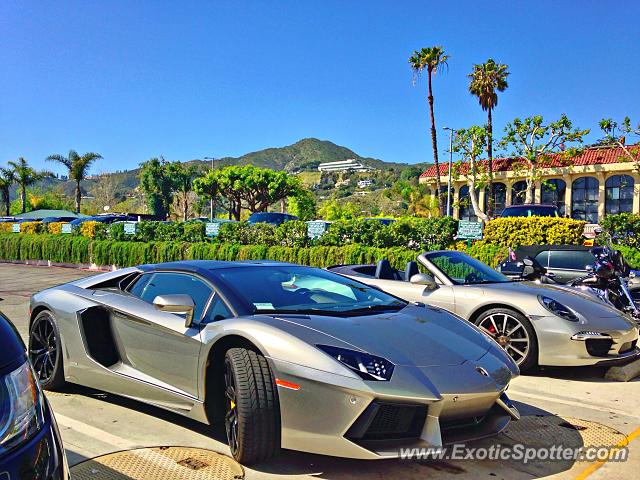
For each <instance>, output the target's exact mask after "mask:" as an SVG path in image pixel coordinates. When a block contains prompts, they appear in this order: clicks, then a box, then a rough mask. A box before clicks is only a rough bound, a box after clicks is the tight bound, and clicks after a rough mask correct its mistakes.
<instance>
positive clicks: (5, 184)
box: [0, 168, 16, 216]
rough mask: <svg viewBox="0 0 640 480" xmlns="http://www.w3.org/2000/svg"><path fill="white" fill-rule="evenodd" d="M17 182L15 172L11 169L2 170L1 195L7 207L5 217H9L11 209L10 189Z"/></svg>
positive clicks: (0, 169) (0, 177)
mask: <svg viewBox="0 0 640 480" xmlns="http://www.w3.org/2000/svg"><path fill="white" fill-rule="evenodd" d="M15 181H16V178H15V175H14V174H13V170H11V169H10V168H0V195H1V196H2V201H3V202H4V206H5V215H6V216H9V207H10V204H11V200H10V198H9V189H10V188H11V185H13V184H14V183H15Z"/></svg>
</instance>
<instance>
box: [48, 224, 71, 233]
mask: <svg viewBox="0 0 640 480" xmlns="http://www.w3.org/2000/svg"><path fill="white" fill-rule="evenodd" d="M66 223H67V222H50V223H48V224H47V232H48V233H50V234H52V235H58V234H60V233H62V225H63V224H66Z"/></svg>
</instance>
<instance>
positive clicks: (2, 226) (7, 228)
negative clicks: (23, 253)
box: [0, 222, 13, 233]
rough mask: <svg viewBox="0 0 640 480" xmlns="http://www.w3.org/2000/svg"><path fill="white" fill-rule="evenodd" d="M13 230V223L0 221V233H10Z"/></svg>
mask: <svg viewBox="0 0 640 480" xmlns="http://www.w3.org/2000/svg"><path fill="white" fill-rule="evenodd" d="M11 232H13V223H9V222H2V223H0V233H11Z"/></svg>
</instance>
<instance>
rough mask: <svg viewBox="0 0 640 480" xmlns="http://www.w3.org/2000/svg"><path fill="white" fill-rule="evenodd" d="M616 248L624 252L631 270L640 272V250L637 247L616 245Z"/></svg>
mask: <svg viewBox="0 0 640 480" xmlns="http://www.w3.org/2000/svg"><path fill="white" fill-rule="evenodd" d="M615 248H617V249H619V250H620V251H621V252H622V255H623V257H624V259H625V261H626V262H627V263H628V264H629V265H630V266H631V268H633V269H636V270H640V250H639V249H637V248H635V247H629V246H627V245H615Z"/></svg>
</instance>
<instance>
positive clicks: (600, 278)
mask: <svg viewBox="0 0 640 480" xmlns="http://www.w3.org/2000/svg"><path fill="white" fill-rule="evenodd" d="M591 253H592V254H593V256H594V263H593V265H589V266H588V267H587V274H586V275H583V276H582V277H579V278H576V279H574V280H571V281H569V282H568V283H566V284H564V286H565V287H569V288H577V289H580V290H582V291H585V292H587V293H589V294H592V295H595V296H597V297H598V298H600V299H601V300H602V301H604V302H605V303H608V304H610V305H612V306H613V307H615V308H616V309H618V310H620V311H622V312H625V313H628V314H629V315H631V316H632V317H633V318H634V319H636V321H640V309H638V306H637V305H636V301H638V293H640V290H638V286H639V282H638V277H640V275H637V274H636V273H635V272H634V271H632V270H631V269H630V267H629V265H628V264H627V262H625V260H624V258H623V255H622V252H620V250H616V249H615V248H613V245H612V243H611V239H610V238H606V240H605V245H603V246H598V247H594V248H592V249H591ZM523 264H524V268H523V270H522V274H521V278H522V279H523V280H529V281H534V282H539V283H547V284H557V285H560V284H559V283H558V282H556V281H555V280H554V279H553V274H550V273H547V271H546V269H545V268H544V267H543V266H542V265H540V264H539V263H538V262H537V261H536V260H535V259H533V258H531V257H526V258H524V259H523ZM630 282H631V283H632V284H633V289H634V291H633V295H632V293H631V291H630V290H629V284H630ZM634 297H636V301H634Z"/></svg>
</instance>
